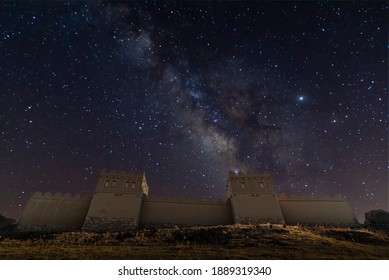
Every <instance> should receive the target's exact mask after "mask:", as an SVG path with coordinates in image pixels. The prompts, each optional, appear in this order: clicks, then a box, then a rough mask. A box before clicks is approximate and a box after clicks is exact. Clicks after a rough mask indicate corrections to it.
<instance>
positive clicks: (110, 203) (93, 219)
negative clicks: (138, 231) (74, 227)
mask: <svg viewBox="0 0 389 280" xmlns="http://www.w3.org/2000/svg"><path fill="white" fill-rule="evenodd" d="M141 205H142V197H141V196H135V195H129V194H115V193H97V194H95V195H94V196H93V200H92V203H91V205H90V208H89V211H88V215H87V217H86V219H85V223H84V226H83V229H84V230H86V231H126V230H128V229H130V228H135V227H137V226H138V224H139V216H140V211H141Z"/></svg>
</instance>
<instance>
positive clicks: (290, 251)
mask: <svg viewBox="0 0 389 280" xmlns="http://www.w3.org/2000/svg"><path fill="white" fill-rule="evenodd" d="M0 259H389V233H388V232H383V231H381V232H377V231H368V230H366V229H359V230H350V229H341V228H299V227H287V228H283V227H281V226H279V227H278V226H273V227H272V228H270V227H269V226H266V225H263V226H245V225H232V226H218V227H192V228H167V229H144V230H140V231H137V232H129V233H101V234H99V233H82V232H68V233H60V234H45V235H43V234H41V235H31V236H26V235H23V236H17V235H8V236H6V237H5V238H4V240H3V241H1V242H0Z"/></svg>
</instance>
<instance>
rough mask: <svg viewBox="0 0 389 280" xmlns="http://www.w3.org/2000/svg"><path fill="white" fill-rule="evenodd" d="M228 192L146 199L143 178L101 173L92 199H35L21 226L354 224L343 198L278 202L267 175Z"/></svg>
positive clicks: (246, 178)
mask: <svg viewBox="0 0 389 280" xmlns="http://www.w3.org/2000/svg"><path fill="white" fill-rule="evenodd" d="M226 190H227V195H228V199H227V201H222V200H217V201H212V200H210V201H205V200H191V199H173V198H157V197H149V195H148V193H149V187H148V185H147V181H146V176H145V174H144V173H128V172H124V171H120V172H116V171H106V170H103V171H102V172H101V174H100V177H99V180H98V183H97V187H96V190H95V193H94V195H93V197H92V198H91V197H85V198H82V197H81V196H79V195H76V196H74V197H71V196H70V195H68V194H66V195H63V196H62V195H61V194H55V195H51V194H49V193H46V194H41V193H36V194H34V195H33V196H32V197H31V199H30V201H29V202H28V204H27V206H26V208H25V210H24V212H23V214H22V217H21V218H20V221H19V225H20V227H21V228H27V229H33V228H36V227H37V226H40V227H46V228H54V229H57V228H66V227H68V228H69V229H74V228H78V229H82V230H85V231H126V230H129V229H132V228H137V227H139V226H142V227H154V226H168V225H185V226H186V225H226V224H260V223H278V224H297V223H309V224H332V225H334V224H336V225H351V224H355V223H357V220H356V218H355V215H354V213H353V211H352V209H351V207H350V205H349V204H348V202H347V201H346V200H344V199H342V198H341V197H334V198H331V197H323V198H304V197H297V196H291V197H287V196H285V195H281V196H280V197H277V195H276V193H275V190H274V188H273V185H272V181H271V177H270V175H269V174H268V173H264V174H260V173H252V174H244V173H242V172H239V173H238V174H235V173H233V172H230V173H229V176H228V182H227V189H226Z"/></svg>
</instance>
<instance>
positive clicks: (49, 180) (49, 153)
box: [0, 1, 389, 222]
mask: <svg viewBox="0 0 389 280" xmlns="http://www.w3.org/2000/svg"><path fill="white" fill-rule="evenodd" d="M388 22H389V21H388V4H387V3H386V2H364V3H363V2H348V1H346V2H311V1H309V2H261V1H250V2H241V1H236V2H229V1H201V2H190V1H184V2H173V1H168V2H161V1H155V2H153V1H147V2H129V3H120V2H98V1H87V2H70V3H66V2H50V1H46V2H39V1H29V2H21V1H16V2H0V137H1V138H0V213H1V214H3V215H5V216H8V217H14V218H18V217H19V215H20V214H21V211H22V210H23V209H24V207H25V205H26V202H27V200H28V198H29V197H30V196H31V194H33V193H34V192H36V191H41V192H46V191H50V192H52V193H56V192H62V193H66V192H69V193H71V194H77V193H81V194H92V193H93V191H94V188H95V185H96V182H97V179H98V175H99V172H100V171H101V169H103V168H107V169H116V170H121V169H124V170H131V171H145V172H146V176H147V181H148V183H149V186H150V194H152V195H158V196H165V197H166V196H177V197H195V198H204V199H208V198H212V199H217V198H224V199H226V191H225V186H226V179H227V174H228V171H229V170H242V171H260V172H263V171H266V170H267V171H269V172H270V173H271V174H272V177H273V181H274V185H275V188H276V191H277V193H286V194H288V195H290V194H298V195H306V196H311V195H324V194H329V195H336V194H342V195H343V196H344V197H345V198H346V199H348V200H349V201H350V203H351V205H352V207H353V209H354V211H355V213H356V214H357V217H358V218H359V220H360V221H362V222H363V213H364V212H366V211H369V210H371V209H378V208H381V209H387V208H388Z"/></svg>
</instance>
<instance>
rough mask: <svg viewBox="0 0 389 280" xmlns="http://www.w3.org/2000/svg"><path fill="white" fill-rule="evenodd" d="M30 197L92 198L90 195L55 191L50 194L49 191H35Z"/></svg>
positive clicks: (56, 198) (57, 198) (51, 198)
mask: <svg viewBox="0 0 389 280" xmlns="http://www.w3.org/2000/svg"><path fill="white" fill-rule="evenodd" d="M31 199H50V200H82V201H88V200H89V201H90V200H91V199H92V196H91V195H81V194H75V195H71V194H70V193H65V194H62V193H59V192H57V193H55V194H52V193H51V192H45V193H41V192H36V193H34V194H33V195H32V196H31Z"/></svg>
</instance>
